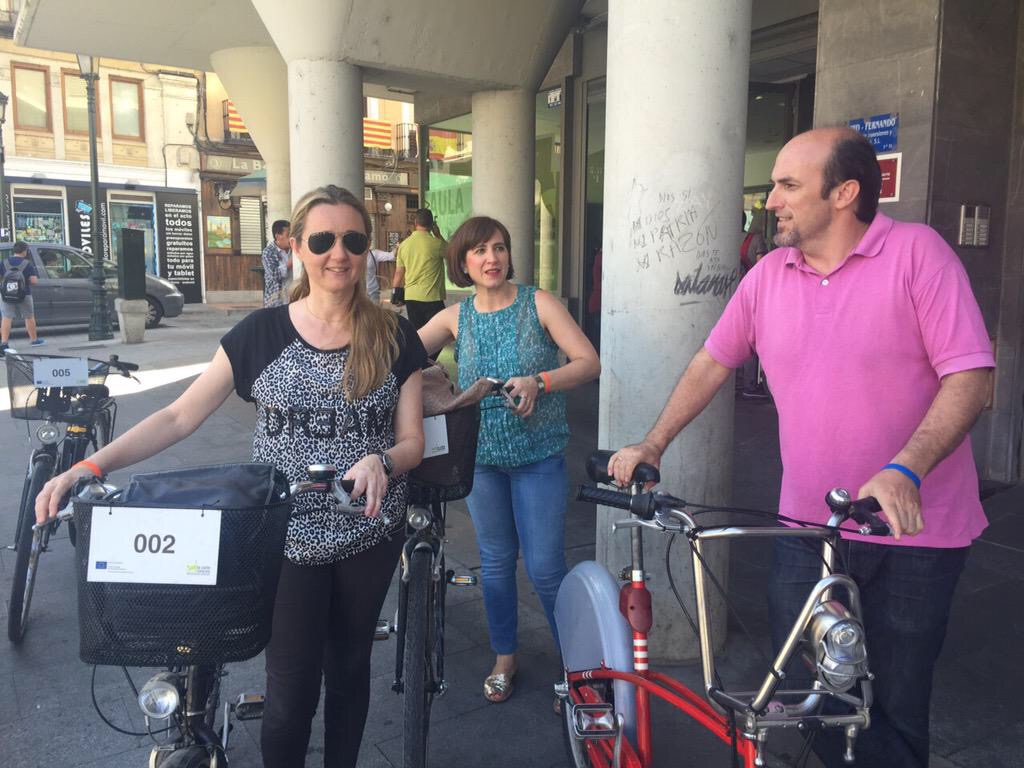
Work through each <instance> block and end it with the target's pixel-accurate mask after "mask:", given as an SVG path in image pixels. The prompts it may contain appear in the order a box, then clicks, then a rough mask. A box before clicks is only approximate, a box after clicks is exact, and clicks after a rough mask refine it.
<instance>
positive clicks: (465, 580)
mask: <svg viewBox="0 0 1024 768" xmlns="http://www.w3.org/2000/svg"><path fill="white" fill-rule="evenodd" d="M445 581H447V582H448V583H449V584H451V585H452V586H455V587H475V586H476V585H477V583H478V582H479V581H480V580H479V579H478V578H477V577H476V576H474V575H473V574H469V573H467V574H458V573H455V571H448V573H446V574H445Z"/></svg>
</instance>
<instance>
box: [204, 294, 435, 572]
mask: <svg viewBox="0 0 1024 768" xmlns="http://www.w3.org/2000/svg"><path fill="white" fill-rule="evenodd" d="M398 343H399V355H398V358H397V359H396V361H395V363H394V365H392V368H391V371H390V372H389V373H388V375H387V377H385V379H384V383H383V384H382V385H381V386H380V387H378V388H377V389H374V390H372V391H371V392H370V393H369V394H368V395H366V397H363V398H361V399H359V400H355V401H352V402H349V401H347V400H346V399H345V397H344V395H343V394H342V393H341V388H340V382H341V375H342V371H343V370H344V367H345V361H346V360H347V359H348V352H349V350H348V347H344V348H342V349H336V350H321V349H317V348H315V347H312V346H310V345H309V344H308V343H307V342H306V341H305V340H304V339H303V338H302V337H301V336H299V334H298V332H297V331H296V330H295V327H294V326H293V325H292V323H291V319H290V318H289V315H288V307H287V306H284V307H274V308H272V309H264V310H260V311H257V312H254V313H252V314H251V315H249V316H248V317H246V318H245V320H243V321H242V322H240V323H239V324H238V325H236V326H235V327H234V328H233V329H232V330H231V331H229V332H228V333H227V335H225V336H224V338H223V339H222V340H221V346H222V347H223V348H224V351H225V353H227V356H228V359H229V360H230V361H231V367H232V371H233V374H234V379H235V391H236V392H237V393H238V395H239V396H240V397H242V398H244V399H245V400H248V401H250V402H254V403H255V404H256V408H257V420H256V429H255V431H254V433H253V442H252V458H253V461H259V462H267V463H270V464H273V465H274V466H276V467H277V468H278V469H280V470H281V471H282V472H284V473H285V474H286V475H287V476H288V479H289V481H291V482H295V481H297V480H301V479H305V477H306V467H307V466H309V465H310V464H333V465H334V466H336V467H337V468H338V472H339V476H340V475H341V474H344V473H345V472H346V471H347V470H348V469H349V467H351V466H352V465H353V464H355V463H356V462H357V461H359V460H360V459H362V458H363V457H364V456H367V455H369V454H371V453H380V452H382V451H384V450H386V449H387V448H390V447H391V446H392V445H394V442H395V433H394V415H395V409H396V408H397V406H398V394H399V390H400V388H401V386H402V385H403V384H404V383H405V380H406V379H407V378H408V377H409V375H410V374H411V373H412V372H413V371H415V370H418V369H419V368H421V367H422V366H423V363H424V362H425V360H426V352H425V351H424V349H423V345H422V344H421V343H420V340H419V337H418V336H417V335H416V332H415V330H413V328H412V326H411V325H410V324H409V322H408V321H407V320H405V319H404V318H400V319H399V330H398ZM357 503H358V502H357ZM405 505H406V478H405V476H404V475H401V476H395V477H392V478H391V479H390V481H389V483H388V490H387V493H386V494H385V496H384V500H383V503H382V505H381V507H382V509H381V514H380V516H379V517H376V518H369V517H362V516H353V515H348V514H342V513H339V512H335V511H334V509H333V503H332V501H331V499H330V498H329V497H328V496H326V495H323V494H306V495H304V496H302V497H300V498H298V499H296V507H295V513H296V514H295V516H294V517H293V518H292V520H291V522H290V523H289V525H288V537H287V539H286V542H285V556H286V557H287V558H288V559H289V560H291V561H292V562H293V563H295V564H297V565H319V564H323V563H331V562H335V561H337V560H341V559H342V558H345V557H350V556H352V555H355V554H357V553H359V552H362V551H364V550H366V549H369V548H370V547H373V546H375V545H376V544H379V543H380V542H381V541H382V540H384V539H385V538H387V537H390V536H391V535H393V534H394V533H395V532H397V531H399V530H401V529H402V528H403V527H404V525H405Z"/></svg>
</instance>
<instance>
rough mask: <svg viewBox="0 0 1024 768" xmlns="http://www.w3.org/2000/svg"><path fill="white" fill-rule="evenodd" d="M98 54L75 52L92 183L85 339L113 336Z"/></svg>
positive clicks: (99, 339) (98, 339)
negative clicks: (99, 152)
mask: <svg viewBox="0 0 1024 768" xmlns="http://www.w3.org/2000/svg"><path fill="white" fill-rule="evenodd" d="M99 70H100V60H99V57H98V56H90V55H88V54H85V53H79V54H78V71H79V74H80V75H81V77H82V79H83V80H85V96H86V100H87V103H88V106H89V116H88V117H89V175H90V181H91V187H92V315H91V316H90V317H89V340H90V341H102V340H104V339H112V338H114V332H113V330H112V326H111V322H110V307H109V306H108V305H107V287H106V280H107V277H106V274H105V273H104V271H103V252H102V250H101V248H100V243H101V242H102V238H101V237H100V234H99V230H100V195H99V177H100V171H99V164H98V162H97V160H96V81H97V80H99V79H100V74H99Z"/></svg>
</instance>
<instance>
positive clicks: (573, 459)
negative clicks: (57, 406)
mask: <svg viewBox="0 0 1024 768" xmlns="http://www.w3.org/2000/svg"><path fill="white" fill-rule="evenodd" d="M247 311H248V308H245V307H242V308H234V307H225V308H211V307H201V306H193V305H190V306H188V307H186V312H185V314H183V315H182V316H181V317H178V318H174V319H172V320H167V321H165V323H164V325H163V326H161V327H160V328H157V329H154V330H151V331H147V332H146V342H145V343H143V344H139V345H132V346H126V345H121V344H117V343H109V342H106V343H102V344H100V345H96V344H92V343H89V342H88V341H87V340H86V338H85V336H84V335H83V334H81V333H74V334H64V335H55V334H50V336H48V344H47V346H46V347H45V348H44V349H43V350H40V351H45V352H51V353H53V354H71V355H84V354H88V355H90V356H93V357H105V356H106V355H107V354H109V353H111V352H113V353H116V354H119V355H120V356H121V357H122V359H124V360H129V361H132V362H138V363H140V365H141V368H142V370H141V371H140V374H139V378H140V380H141V383H140V384H136V383H134V382H129V381H127V380H124V379H119V378H117V379H115V378H111V379H110V380H109V383H110V384H111V385H112V388H113V389H114V391H115V394H116V395H117V397H118V405H119V412H118V425H117V426H118V432H119V433H120V432H123V431H124V430H125V429H127V428H128V427H129V426H131V425H133V424H135V423H137V422H138V421H140V420H141V419H142V418H144V417H145V416H146V415H148V414H149V413H151V412H152V411H153V410H155V409H157V408H159V407H162V406H163V405H165V404H167V403H169V402H171V401H172V400H173V399H174V398H175V397H176V396H177V395H178V394H180V393H181V392H182V391H184V389H185V387H187V385H188V384H189V383H190V382H191V381H192V379H193V378H194V376H195V375H197V374H198V372H199V371H200V370H201V368H202V364H203V363H205V362H206V361H208V360H209V358H210V357H212V355H213V352H214V351H215V350H216V347H217V343H218V341H219V339H220V337H221V335H223V333H224V332H225V331H226V330H227V328H229V327H230V326H231V325H232V324H233V323H234V322H237V320H238V319H239V318H240V317H241V316H242V315H244V313H245V312H247ZM15 346H17V344H15ZM33 351H35V350H33ZM5 383H6V382H5ZM578 394H579V396H578V397H573V398H570V399H569V406H570V420H571V422H572V425H573V438H572V442H571V444H570V446H569V450H568V456H569V466H570V472H571V476H570V480H571V486H575V484H576V483H577V482H582V480H583V477H582V474H583V473H582V462H583V459H584V458H585V456H586V455H587V453H588V452H589V451H590V450H592V449H593V448H594V447H595V446H596V443H597V423H596V412H597V385H596V384H594V385H591V386H589V387H585V388H582V389H581V390H580V391H579V393H578ZM736 408H737V418H736V450H735V461H734V466H735V468H736V471H735V475H736V481H735V483H734V502H735V503H736V504H737V505H739V506H755V507H757V506H760V507H763V508H773V507H774V505H775V497H776V493H777V488H778V482H779V475H780V463H779V458H778V445H777V436H776V431H777V427H776V423H775V414H774V410H773V408H772V406H771V404H770V403H750V402H742V401H740V402H737V404H736ZM253 423H254V413H253V409H252V407H251V406H250V405H248V404H246V403H244V402H242V401H241V400H239V399H238V398H234V397H232V398H229V400H228V401H227V402H226V403H225V404H224V406H222V407H221V409H220V410H219V411H218V412H217V413H216V414H214V415H213V416H212V417H211V418H210V419H209V420H208V421H207V422H206V423H205V424H204V425H203V426H202V427H201V428H200V429H199V430H198V431H197V432H196V433H195V434H194V435H192V436H191V437H190V438H189V439H188V440H186V441H184V442H183V443H181V444H179V445H177V446H174V447H172V448H170V449H168V450H167V451H165V452H164V453H163V454H162V455H160V456H159V457H156V458H155V459H151V460H149V461H146V462H143V463H141V464H139V465H138V466H137V467H135V468H134V469H133V470H132V471H147V470H155V469H166V468H168V467H176V466H186V465H192V464H200V463H217V462H230V461H239V460H245V459H247V458H248V455H249V445H250V435H251V430H252V426H253ZM0 445H2V446H3V450H4V453H5V458H6V461H4V462H3V463H2V464H0V483H2V487H4V488H6V489H7V493H5V494H3V496H2V497H0V498H2V501H0V544H6V543H7V542H8V541H9V540H10V538H11V537H13V533H14V529H15V522H16V512H17V509H16V507H17V503H18V489H20V487H21V481H22V477H23V472H24V466H25V460H26V458H27V456H28V453H29V450H30V440H29V438H28V432H27V431H26V425H25V423H24V422H19V421H15V420H13V419H8V418H6V416H5V415H4V414H3V413H2V412H0ZM129 474H130V472H124V471H123V472H118V473H115V474H114V476H113V478H112V479H113V481H114V482H115V483H117V484H120V483H123V482H125V481H126V480H127V479H128V476H129ZM985 506H986V510H987V512H988V515H989V519H990V523H991V525H990V527H989V529H988V530H987V531H986V532H985V534H984V536H983V537H982V539H981V540H980V541H979V542H978V543H977V544H976V545H975V547H974V551H973V553H972V557H971V558H970V561H969V563H968V567H967V570H966V572H965V574H964V576H963V578H962V579H961V583H960V586H959V589H958V592H957V597H956V600H955V606H954V614H953V619H952V623H951V626H950V630H949V634H948V638H947V642H946V648H945V651H944V653H943V656H942V658H941V660H940V663H939V668H938V673H937V675H936V680H935V690H934V697H933V698H934V707H933V722H932V749H933V760H932V765H933V766H937V767H938V768H948V767H949V766H958V767H961V768H968V767H970V768H974V767H975V766H977V767H978V768H980V767H981V766H984V767H985V768H999V767H1004V766H1005V767H1009V766H1024V748H1022V745H1024V724H1022V721H1021V718H1020V716H1019V706H1018V699H1019V692H1020V690H1021V684H1022V682H1024V662H1022V661H1021V658H1022V656H1021V654H1020V653H1019V652H1018V651H1019V649H1020V648H1021V647H1024V642H1022V641H1024V621H1022V620H1021V616H1022V615H1024V612H1022V611H1021V608H1022V602H1024V599H1022V597H1021V595H1022V594H1024V593H1022V588H1024V514H1022V512H1024V486H1016V487H1014V488H1011V489H1009V490H1006V491H1003V492H1002V493H998V494H996V495H994V496H992V497H991V498H989V499H988V500H987V501H986V505H985ZM448 523H449V524H448V537H449V541H448V544H447V548H446V552H447V555H448V560H449V563H450V567H452V568H455V569H456V570H461V571H478V569H479V557H478V555H477V553H476V547H475V542H474V537H473V530H472V523H471V522H470V520H469V517H468V515H467V514H466V511H465V507H464V505H463V504H461V503H455V504H452V505H450V506H449V511H448ZM566 545H567V553H568V558H569V563H570V567H571V566H572V565H573V564H575V563H577V562H579V561H581V560H584V559H588V558H590V557H592V556H593V552H594V515H593V509H592V508H588V507H587V506H586V505H582V504H578V503H575V502H571V503H570V505H569V512H568V519H567V525H566ZM679 551H685V550H679ZM680 565H681V567H684V566H682V564H680ZM12 568H13V553H12V552H10V551H7V550H0V595H2V598H0V626H4V625H5V624H6V619H7V614H6V608H7V596H8V595H9V592H10V579H11V570H12ZM767 568H768V560H767V557H766V550H765V547H764V546H763V543H762V544H761V545H759V544H758V543H757V542H742V543H737V544H734V546H733V549H732V556H731V575H730V579H731V581H730V584H731V593H732V599H733V601H734V603H735V604H736V606H737V608H738V610H739V612H740V614H741V615H742V617H743V620H744V622H745V623H746V624H747V625H748V626H750V627H751V628H752V630H753V631H754V632H755V633H757V634H761V633H763V632H764V630H765V628H766V627H767V610H766V608H765V605H764V583H765V581H766V574H767ZM519 595H520V622H519V624H520V631H519V639H520V654H521V655H520V660H519V666H520V674H519V676H518V678H517V681H516V685H517V689H516V692H515V694H514V695H513V696H512V698H511V699H510V700H509V701H508V702H506V703H505V704H502V705H492V704H489V703H487V702H486V701H485V700H484V699H483V697H482V695H481V684H482V681H483V678H484V677H485V676H486V675H487V673H488V672H489V671H490V666H491V663H492V661H493V655H492V653H491V651H490V649H489V647H488V642H487V630H486V620H485V617H484V610H483V603H482V597H481V592H480V589H479V587H465V588H455V587H453V588H450V589H449V590H448V605H449V611H448V624H447V631H446V645H447V663H446V672H447V674H448V678H449V683H450V689H449V692H448V693H447V694H446V695H445V696H444V697H443V698H440V699H438V700H437V701H436V702H435V704H434V710H433V716H432V724H431V739H430V764H431V765H433V766H452V767H458V768H462V767H465V768H476V767H477V766H479V767H481V768H483V766H488V768H492V767H493V768H503V767H504V766H513V765H514V766H517V768H518V767H519V766H531V767H532V766H536V767H537V768H555V766H565V765H566V764H567V762H566V760H565V757H564V748H563V744H562V735H561V725H560V722H559V720H558V718H557V717H556V716H555V715H554V714H553V713H552V711H551V703H552V698H553V694H552V688H551V684H552V683H553V682H554V681H555V679H556V677H557V676H558V674H559V669H558V658H557V655H556V653H555V649H554V646H553V643H552V641H551V638H550V635H549V631H548V629H547V626H546V622H545V620H544V616H543V613H542V611H541V610H540V606H539V604H538V603H537V600H536V597H535V595H534V594H533V591H532V588H531V585H530V584H529V581H528V580H527V579H526V576H525V573H524V570H523V569H522V568H520V569H519ZM394 610H395V597H394V589H393V590H392V593H391V594H389V596H388V600H387V603H386V605H385V612H384V615H391V614H393V612H394ZM655 631H656V630H655ZM77 635H78V624H77V607H76V597H75V576H74V572H73V563H72V550H71V545H70V543H69V542H68V541H67V539H66V534H65V533H63V532H62V533H61V535H60V536H59V538H58V539H57V540H56V541H53V542H52V544H51V549H50V551H49V552H48V553H46V554H45V555H44V556H43V558H42V560H41V566H40V573H39V580H38V582H37V586H36V594H35V596H34V599H33V604H32V612H31V616H30V622H29V627H28V632H27V634H26V637H25V639H24V641H23V643H22V644H21V645H20V646H18V647H15V646H12V645H9V644H8V643H7V641H6V639H2V640H0V754H2V755H3V758H2V763H3V765H5V766H12V767H14V768H33V767H34V766H47V767H48V768H49V767H51V766H58V767H60V768H63V767H64V766H68V767H69V768H70V767H71V766H75V767H78V768H100V766H102V767H103V768H140V766H144V765H146V764H147V758H148V754H149V749H150V740H149V737H148V736H125V735H121V734H118V733H116V732H114V731H112V730H110V729H108V728H107V727H106V726H104V725H103V724H102V722H100V720H99V718H98V717H97V715H96V712H95V711H94V709H93V706H92V703H91V700H90V687H91V676H92V674H93V670H92V669H91V668H89V667H87V666H86V665H84V664H82V663H81V662H80V661H79V659H78V636H77ZM760 644H762V645H763V641H761V642H760ZM720 660H721V662H722V665H721V666H722V673H723V677H724V678H725V679H726V680H727V681H729V680H733V679H734V678H735V679H737V680H747V679H751V678H750V674H752V673H755V672H756V657H755V656H754V655H753V653H752V651H751V647H750V642H749V641H748V640H747V639H746V638H745V637H744V635H743V633H742V631H741V630H739V629H738V627H737V626H735V622H731V625H730V636H729V640H728V642H727V644H726V647H725V649H724V651H723V653H722V655H721V657H720ZM393 667H394V643H393V642H390V641H389V642H382V643H379V644H377V646H376V648H375V651H374V656H373V662H372V680H371V704H370V713H369V717H368V721H367V726H366V732H365V736H364V739H363V745H362V750H361V752H360V759H359V766H360V768H391V767H392V766H400V764H401V746H402V738H401V702H400V700H399V698H398V697H397V696H396V695H395V694H394V693H393V692H392V691H391V689H390V685H391V682H392V678H393ZM663 669H664V668H663ZM666 671H669V672H671V673H675V674H678V675H679V676H680V677H681V678H682V679H684V680H685V681H687V682H688V683H690V684H694V685H697V684H698V678H699V670H698V668H697V665H696V664H689V665H684V666H679V667H672V668H669V669H667V670H666ZM131 674H132V677H133V679H134V680H135V683H136V685H141V684H142V683H143V682H144V681H145V680H146V679H147V678H148V676H149V674H151V670H141V669H134V670H131ZM262 686H263V669H262V659H261V658H259V657H257V658H256V659H253V660H251V661H249V662H246V663H242V664H233V665H231V666H230V667H229V675H228V677H227V678H226V679H225V681H224V687H223V691H224V695H225V696H226V697H227V698H228V699H233V698H234V697H235V696H236V695H237V694H238V693H240V692H242V691H260V690H262ZM95 694H96V700H97V702H98V704H99V706H100V708H101V710H102V711H103V712H104V714H105V715H106V716H107V718H108V719H110V720H112V721H113V722H114V723H115V724H117V725H119V726H120V727H122V728H124V729H126V730H135V731H142V730H144V724H143V721H142V717H141V714H140V712H139V709H138V706H137V705H136V703H135V701H134V696H133V694H132V691H131V689H130V688H129V686H128V684H127V682H126V681H125V680H124V677H123V675H122V673H121V671H120V670H119V669H117V668H108V667H101V668H98V669H97V670H96V673H95ZM655 718H656V725H655V727H656V732H655V758H656V760H655V762H656V765H659V766H669V765H678V764H683V765H687V766H701V768H703V767H704V766H717V765H722V766H727V765H730V762H729V758H728V755H727V750H725V749H724V748H723V747H722V745H721V744H720V743H718V742H717V741H716V740H715V739H713V738H712V737H709V736H707V735H706V734H705V733H703V732H700V731H698V730H697V729H695V728H694V727H693V726H692V725H691V724H689V723H688V722H685V721H684V720H682V719H681V718H679V717H678V716H676V715H674V714H673V713H671V712H668V711H667V710H666V709H665V708H663V707H659V706H656V707H655ZM772 739H773V740H772V742H770V743H771V744H772V746H773V747H774V754H773V756H772V764H773V765H776V766H781V765H786V764H788V763H789V762H791V760H792V756H793V755H795V754H796V752H797V751H798V750H799V747H800V742H799V739H798V738H796V735H795V734H787V738H778V737H777V736H776V735H773V737H772ZM229 757H230V759H231V763H232V765H233V766H243V767H248V766H254V767H255V766H259V765H260V759H259V722H247V723H240V724H238V727H236V728H235V730H234V731H233V732H232V734H231V741H230V744H229ZM322 759H323V755H322V721H321V719H320V717H319V716H318V717H317V719H316V722H315V723H314V728H313V735H312V738H311V742H310V753H309V757H308V760H307V765H308V766H318V765H321V764H322ZM808 765H810V766H814V765H816V762H815V761H814V760H813V758H812V760H811V761H810V762H809V763H808Z"/></svg>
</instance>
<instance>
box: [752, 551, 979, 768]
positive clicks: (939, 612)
mask: <svg viewBox="0 0 1024 768" xmlns="http://www.w3.org/2000/svg"><path fill="white" fill-rule="evenodd" d="M808 543H809V542H808V540H806V539H785V538H780V539H776V540H775V558H774V561H773V563H772V577H771V581H770V583H769V588H768V608H769V611H770V613H771V623H772V645H773V646H774V648H775V650H776V651H778V649H779V648H780V647H781V646H782V644H783V642H784V641H785V637H786V633H788V632H789V628H790V627H791V626H792V625H793V622H794V621H796V616H797V614H798V613H799V612H800V608H801V607H802V606H803V604H804V601H805V600H806V599H807V595H808V594H809V593H810V590H811V587H812V586H813V585H814V584H815V583H816V582H817V581H818V579H819V578H820V577H821V545H820V544H819V545H816V546H814V547H811V546H808ZM969 549H970V548H969V547H962V548H956V549H939V548H933V547H902V546H901V547H894V546H889V545H885V544H871V543H867V542H860V541H844V542H842V543H841V544H840V547H839V552H840V554H841V556H842V558H843V562H844V563H845V565H846V570H847V573H848V574H849V576H850V577H852V578H853V580H854V581H855V582H856V583H857V587H858V588H859V589H860V596H861V603H862V605H863V607H864V630H865V632H866V633H867V646H868V666H869V668H870V670H871V672H872V673H874V675H875V681H874V687H873V690H874V695H875V701H874V704H873V705H872V707H871V727H870V728H869V729H868V730H866V731H862V732H861V734H860V737H859V738H858V739H857V744H856V747H855V750H856V758H857V765H858V766H864V767H865V768H868V767H870V768H922V767H923V766H927V765H928V751H929V750H928V741H929V740H928V712H929V705H930V703H931V693H932V672H933V671H934V669H935V662H936V660H937V659H938V657H939V652H940V651H941V650H942V642H943V640H945V637H946V625H947V623H948V621H949V609H950V604H951V603H952V600H953V590H954V589H955V588H956V583H957V580H958V579H959V578H960V573H961V572H962V571H963V569H964V564H965V563H966V561H967V553H968V551H969ZM837 564H838V563H837ZM789 671H790V673H791V674H790V675H789V678H788V680H787V682H788V683H789V684H790V686H793V687H800V688H803V687H806V679H805V678H804V677H803V676H804V675H805V674H806V670H805V668H804V666H803V665H802V664H800V663H794V664H790V668H789ZM842 746H843V732H842V729H840V728H833V729H830V730H827V731H825V732H824V733H819V734H817V735H816V738H815V741H814V751H815V752H816V753H817V755H818V757H819V758H821V761H822V762H823V763H824V764H825V765H826V766H829V768H833V767H834V766H843V765H845V763H844V762H843V759H842V756H841V750H842Z"/></svg>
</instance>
